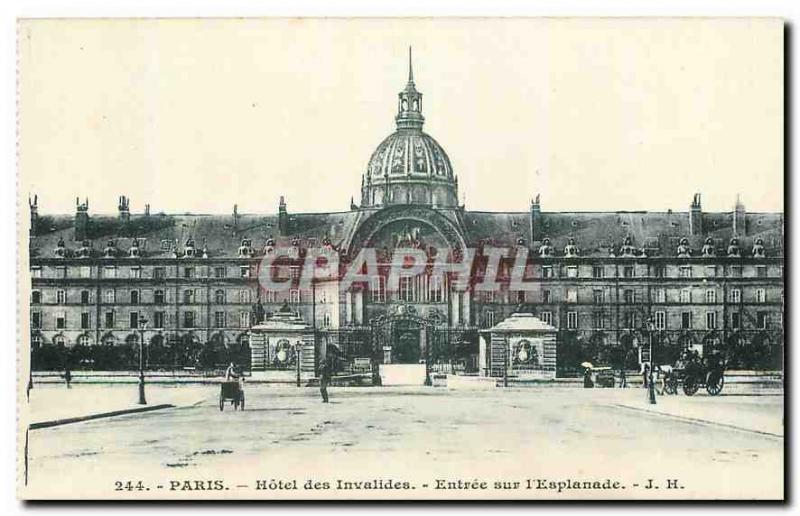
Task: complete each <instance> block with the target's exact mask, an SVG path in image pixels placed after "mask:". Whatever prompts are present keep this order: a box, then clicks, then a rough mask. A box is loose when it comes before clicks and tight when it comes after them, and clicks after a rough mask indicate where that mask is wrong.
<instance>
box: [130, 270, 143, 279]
mask: <svg viewBox="0 0 800 516" xmlns="http://www.w3.org/2000/svg"><path fill="white" fill-rule="evenodd" d="M131 278H133V279H141V278H142V268H141V267H131Z"/></svg>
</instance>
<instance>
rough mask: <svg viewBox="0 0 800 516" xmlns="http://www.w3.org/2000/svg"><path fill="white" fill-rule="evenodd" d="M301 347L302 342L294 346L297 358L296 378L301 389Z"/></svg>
mask: <svg viewBox="0 0 800 516" xmlns="http://www.w3.org/2000/svg"><path fill="white" fill-rule="evenodd" d="M301 345H302V344H301V343H300V342H298V343H297V344H295V346H294V356H295V360H294V361H295V363H296V365H297V378H296V380H297V386H298V387H300V346H301Z"/></svg>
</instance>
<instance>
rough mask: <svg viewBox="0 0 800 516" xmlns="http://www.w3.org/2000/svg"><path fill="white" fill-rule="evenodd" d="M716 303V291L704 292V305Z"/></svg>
mask: <svg viewBox="0 0 800 516" xmlns="http://www.w3.org/2000/svg"><path fill="white" fill-rule="evenodd" d="M716 302H717V291H716V290H711V289H708V290H706V303H709V304H711V303H716Z"/></svg>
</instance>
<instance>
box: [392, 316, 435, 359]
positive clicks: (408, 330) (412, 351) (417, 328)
mask: <svg viewBox="0 0 800 516" xmlns="http://www.w3.org/2000/svg"><path fill="white" fill-rule="evenodd" d="M393 326H394V328H393V330H392V332H393V334H392V336H391V339H390V348H391V349H389V350H388V351H389V353H388V354H387V353H384V363H389V364H418V363H420V362H422V361H424V359H425V357H424V356H423V354H422V352H423V349H422V341H423V340H425V339H424V335H423V332H424V331H425V326H424V325H422V324H419V323H417V322H416V321H413V320H410V319H400V320H398V321H396V322H395V323H394V325H393ZM386 359H388V361H387V360H386Z"/></svg>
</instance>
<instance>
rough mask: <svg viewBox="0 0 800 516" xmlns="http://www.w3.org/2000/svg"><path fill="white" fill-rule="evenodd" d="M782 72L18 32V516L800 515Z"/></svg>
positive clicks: (743, 35) (534, 45) (695, 53)
mask: <svg viewBox="0 0 800 516" xmlns="http://www.w3.org/2000/svg"><path fill="white" fill-rule="evenodd" d="M783 49H784V25H783V22H782V21H781V20H778V19H767V18H753V19H746V18H740V19H733V18H728V19H707V18H706V19H691V18H684V19H654V18H651V19H599V18H598V19H592V18H582V19H570V18H564V19H555V18H554V19H530V18H519V19H514V18H502V19H500V18H497V19H490V18H487V19H478V18H474V19H461V18H459V19H447V18H430V19H427V18H416V19H411V18H409V19H345V18H342V19H313V18H308V19H275V18H273V19H258V18H253V19H23V20H20V21H19V22H18V63H17V64H18V71H17V73H18V153H19V170H18V177H19V215H18V227H19V235H18V238H19V253H20V254H19V272H20V274H19V276H20V281H19V286H18V288H19V303H20V304H19V307H18V313H19V328H20V331H19V341H18V364H19V367H18V371H19V382H18V384H19V392H18V400H19V401H18V421H19V424H18V428H19V430H18V448H17V451H18V453H17V457H18V464H19V467H18V470H19V488H18V492H19V496H20V497H21V498H24V499H37V500H38V499H79V500H88V499H104V500H151V499H178V500H221V499H226V500H227V499H251V500H316V499H324V500H470V499H474V500H504V499H519V500H700V499H746V500H749V499H756V500H781V499H783V498H784V479H785V472H784V453H785V449H784V424H783V420H784V361H783V357H784V345H785V340H784V335H785V333H784V258H783V257H784V209H785V207H784V204H783V199H784V158H783V156H784V93H783V85H784V55H783Z"/></svg>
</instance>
